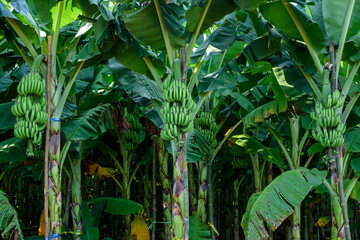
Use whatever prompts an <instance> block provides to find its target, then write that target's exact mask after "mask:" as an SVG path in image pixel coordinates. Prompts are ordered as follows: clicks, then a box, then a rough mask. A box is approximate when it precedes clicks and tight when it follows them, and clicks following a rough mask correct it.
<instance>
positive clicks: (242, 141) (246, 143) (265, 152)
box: [231, 134, 286, 169]
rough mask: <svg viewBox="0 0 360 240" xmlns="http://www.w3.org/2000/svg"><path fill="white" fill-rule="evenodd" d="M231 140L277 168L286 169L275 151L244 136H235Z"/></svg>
mask: <svg viewBox="0 0 360 240" xmlns="http://www.w3.org/2000/svg"><path fill="white" fill-rule="evenodd" d="M231 140H232V141H235V144H237V145H239V146H240V147H242V148H244V149H245V150H246V151H247V152H249V153H260V154H261V155H262V157H263V158H264V159H265V160H266V161H269V162H271V163H273V164H276V165H277V166H278V167H279V168H282V169H286V165H285V164H284V161H283V160H282V158H281V156H280V153H279V151H278V150H277V149H275V148H268V147H265V146H264V145H262V144H261V143H260V142H259V141H258V140H256V139H255V138H253V137H251V136H249V135H246V134H240V135H235V136H233V137H232V138H231Z"/></svg>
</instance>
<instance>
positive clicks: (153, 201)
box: [151, 143, 156, 240]
mask: <svg viewBox="0 0 360 240" xmlns="http://www.w3.org/2000/svg"><path fill="white" fill-rule="evenodd" d="M152 219H153V221H154V223H153V226H152V231H151V240H155V231H156V147H155V144H154V143H153V159H152Z"/></svg>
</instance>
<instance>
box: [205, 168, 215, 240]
mask: <svg viewBox="0 0 360 240" xmlns="http://www.w3.org/2000/svg"><path fill="white" fill-rule="evenodd" d="M207 174H208V176H207V179H208V186H207V190H208V206H209V222H210V224H212V225H214V206H213V191H212V162H211V161H209V162H208V163H207ZM210 231H211V239H212V240H215V239H216V236H215V232H214V230H213V229H212V228H211V230H210Z"/></svg>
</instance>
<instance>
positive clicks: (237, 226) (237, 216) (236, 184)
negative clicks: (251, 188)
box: [234, 179, 241, 240]
mask: <svg viewBox="0 0 360 240" xmlns="http://www.w3.org/2000/svg"><path fill="white" fill-rule="evenodd" d="M239 184H241V182H240V180H239V179H237V180H236V181H235V182H234V213H235V217H234V240H239V237H240V236H239V234H240V214H239V201H240V199H239V191H238V190H239Z"/></svg>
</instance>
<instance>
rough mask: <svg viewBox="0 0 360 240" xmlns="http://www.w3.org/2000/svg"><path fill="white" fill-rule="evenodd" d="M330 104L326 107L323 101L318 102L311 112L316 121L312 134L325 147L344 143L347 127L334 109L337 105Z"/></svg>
mask: <svg viewBox="0 0 360 240" xmlns="http://www.w3.org/2000/svg"><path fill="white" fill-rule="evenodd" d="M328 106H329V105H328ZM330 106H331V107H330V108H328V107H324V106H323V105H322V103H321V102H316V104H315V110H314V111H313V112H311V113H310V117H311V118H312V119H313V120H315V121H316V128H314V129H313V131H312V135H313V137H314V138H315V140H316V141H319V142H320V143H321V145H322V146H323V147H339V146H341V145H343V144H344V136H343V134H344V132H345V130H346V127H345V124H344V123H343V122H342V121H341V118H340V115H339V113H338V112H337V111H336V110H335V109H334V108H335V106H336V105H330Z"/></svg>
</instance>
